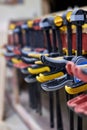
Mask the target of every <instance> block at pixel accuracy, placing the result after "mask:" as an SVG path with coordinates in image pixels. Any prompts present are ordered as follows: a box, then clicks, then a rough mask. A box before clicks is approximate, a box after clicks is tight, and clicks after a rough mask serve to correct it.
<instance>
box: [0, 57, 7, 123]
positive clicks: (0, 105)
mask: <svg viewBox="0 0 87 130" xmlns="http://www.w3.org/2000/svg"><path fill="white" fill-rule="evenodd" d="M5 80H6V61H5V58H4V57H3V56H2V57H0V121H2V120H3V116H4V101H5Z"/></svg>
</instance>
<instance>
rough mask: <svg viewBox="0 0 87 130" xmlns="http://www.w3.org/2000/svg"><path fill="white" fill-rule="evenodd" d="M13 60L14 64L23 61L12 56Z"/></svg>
mask: <svg viewBox="0 0 87 130" xmlns="http://www.w3.org/2000/svg"><path fill="white" fill-rule="evenodd" d="M11 61H12V62H13V63H14V64H17V63H20V62H22V60H19V59H16V58H12V59H11Z"/></svg>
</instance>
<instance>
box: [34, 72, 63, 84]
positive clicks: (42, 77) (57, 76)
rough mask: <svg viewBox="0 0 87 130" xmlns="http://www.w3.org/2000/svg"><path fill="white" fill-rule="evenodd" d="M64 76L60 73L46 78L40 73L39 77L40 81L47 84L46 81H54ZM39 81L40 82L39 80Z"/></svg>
mask: <svg viewBox="0 0 87 130" xmlns="http://www.w3.org/2000/svg"><path fill="white" fill-rule="evenodd" d="M63 75H64V73H63V72H58V73H56V74H52V75H46V76H44V75H43V74H41V73H40V74H39V77H40V80H42V81H44V82H46V81H49V80H52V79H55V78H59V77H61V76H63ZM36 78H37V76H36ZM37 80H38V78H37Z"/></svg>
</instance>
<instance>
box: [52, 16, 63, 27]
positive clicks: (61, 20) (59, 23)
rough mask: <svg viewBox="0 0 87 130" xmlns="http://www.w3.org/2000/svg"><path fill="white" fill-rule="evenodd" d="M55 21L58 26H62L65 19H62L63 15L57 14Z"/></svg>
mask: <svg viewBox="0 0 87 130" xmlns="http://www.w3.org/2000/svg"><path fill="white" fill-rule="evenodd" d="M54 23H55V25H56V26H58V27H60V26H62V24H63V19H62V17H61V16H56V17H55V18H54Z"/></svg>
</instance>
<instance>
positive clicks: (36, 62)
mask: <svg viewBox="0 0 87 130" xmlns="http://www.w3.org/2000/svg"><path fill="white" fill-rule="evenodd" d="M35 64H39V65H42V64H43V63H42V61H35Z"/></svg>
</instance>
